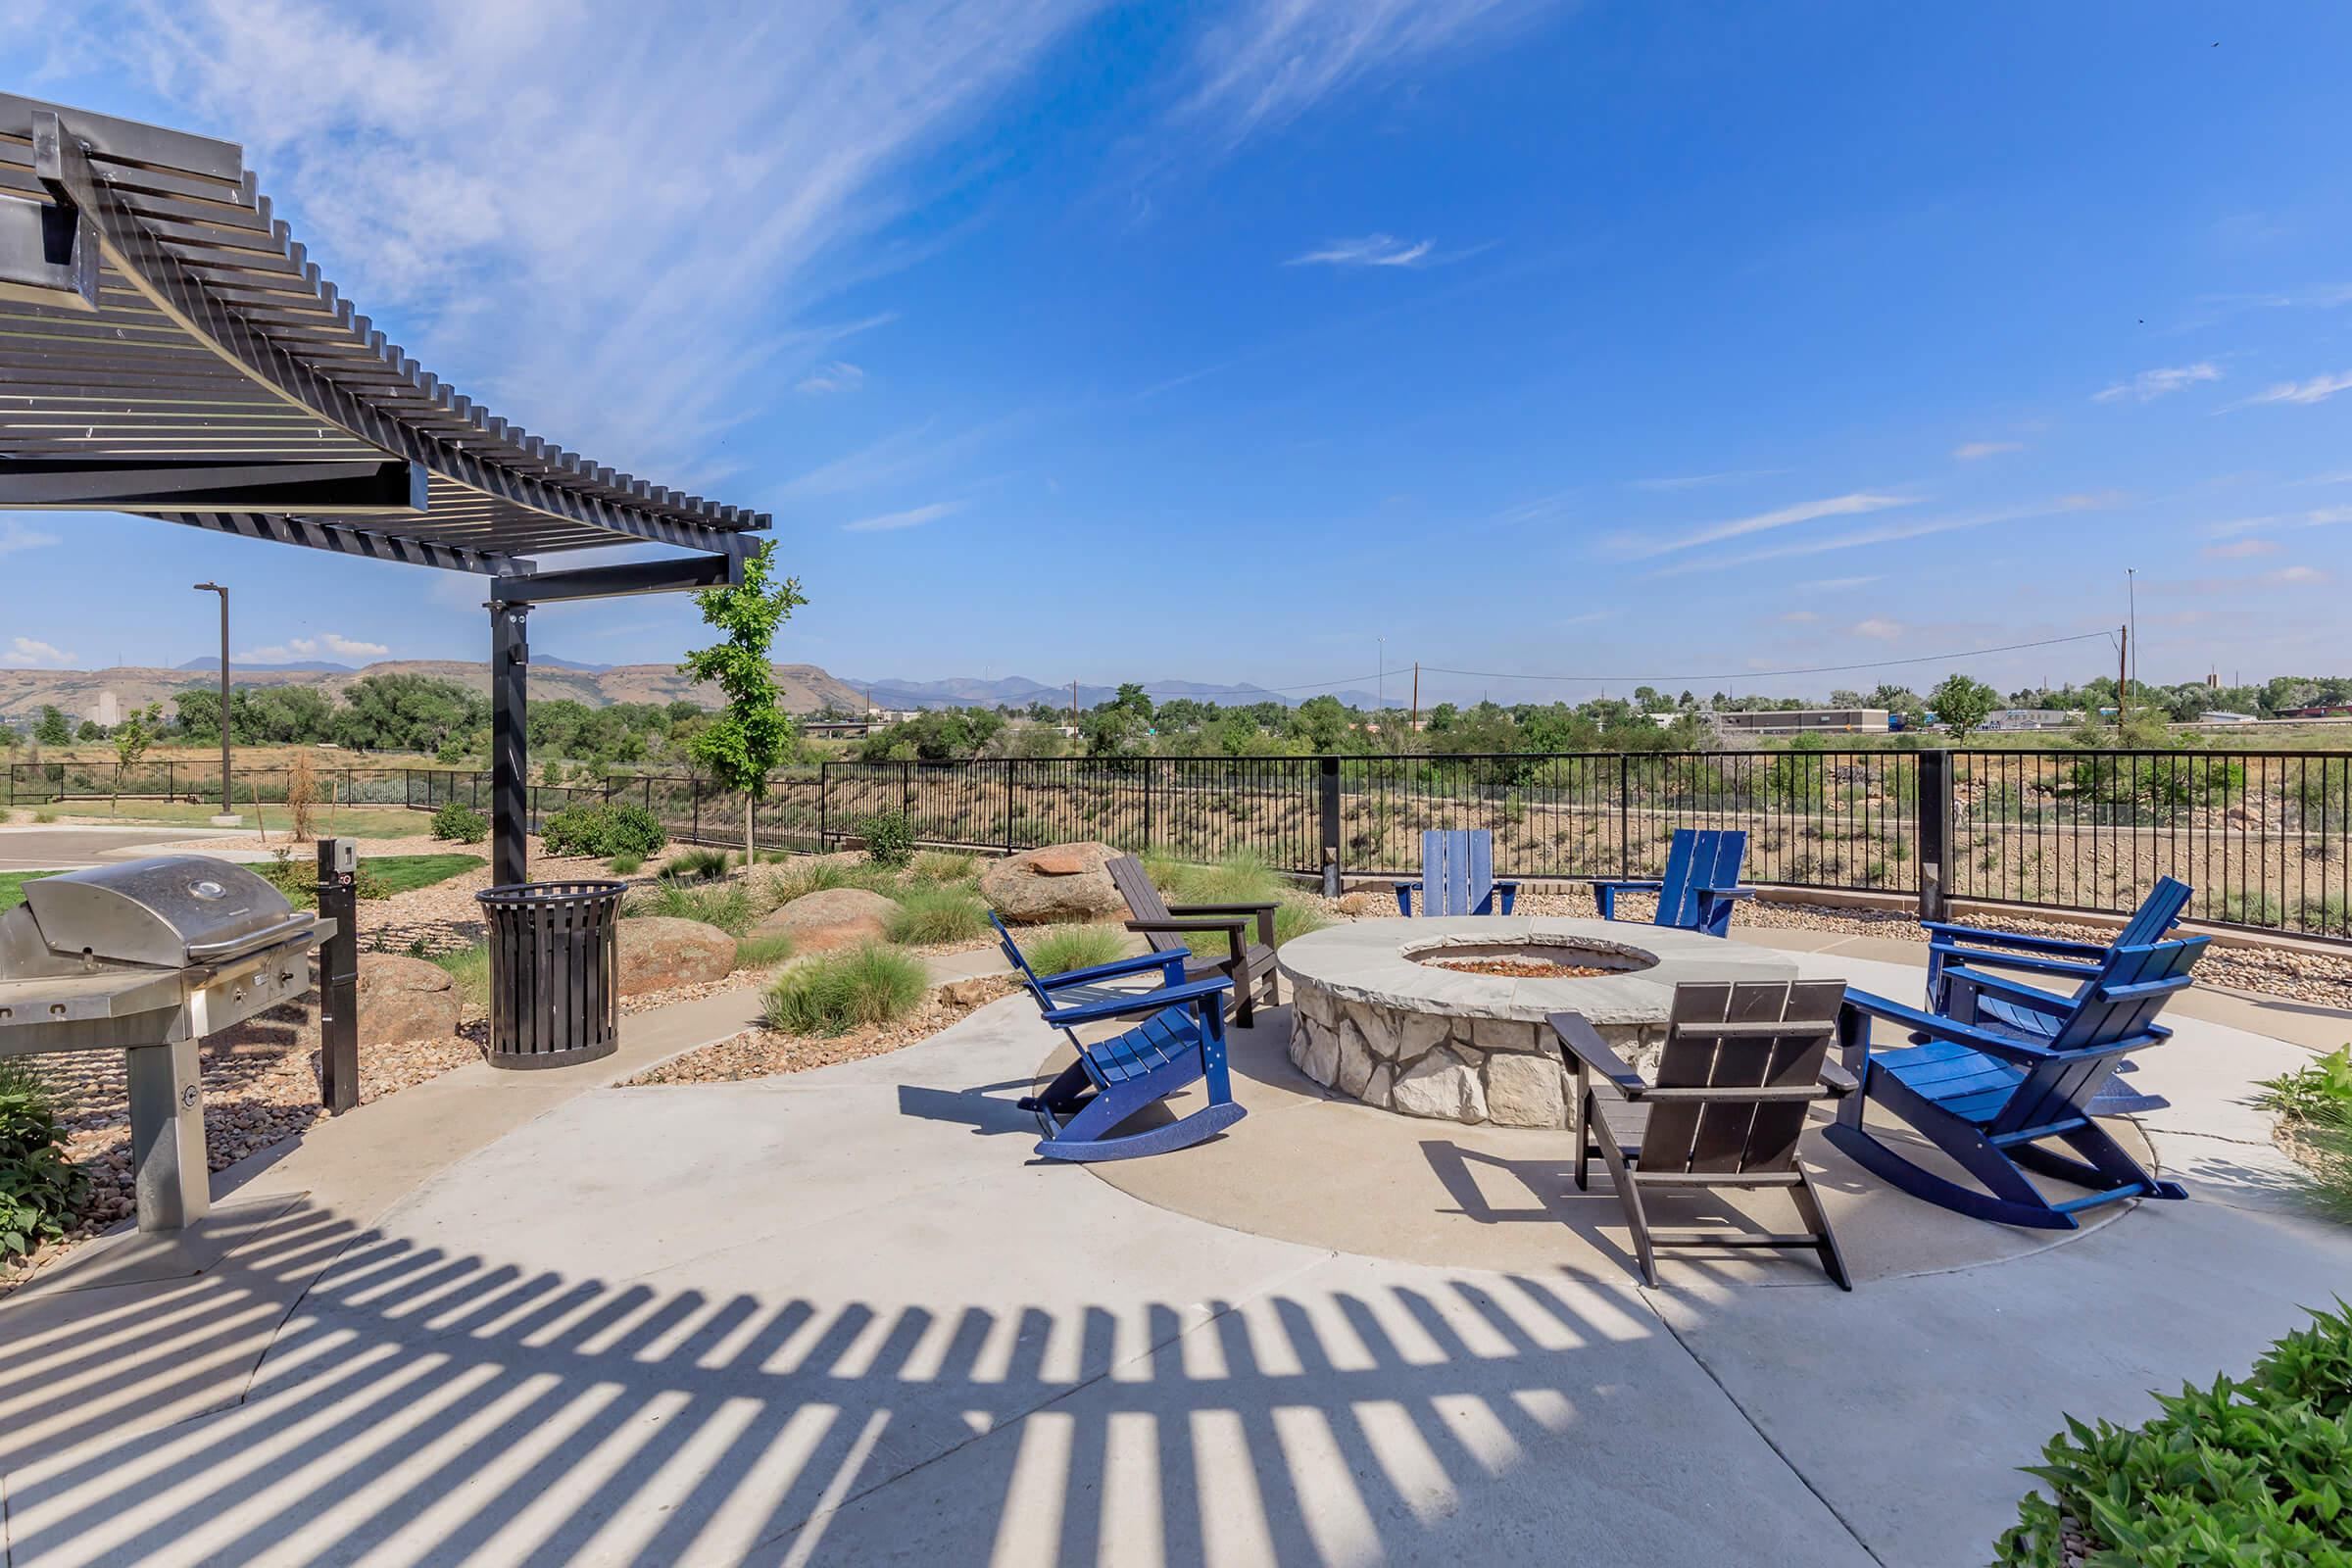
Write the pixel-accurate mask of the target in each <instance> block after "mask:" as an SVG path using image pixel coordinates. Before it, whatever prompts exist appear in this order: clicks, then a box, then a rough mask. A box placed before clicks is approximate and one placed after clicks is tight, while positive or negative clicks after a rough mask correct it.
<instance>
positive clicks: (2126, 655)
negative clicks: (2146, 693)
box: [2115, 620, 2131, 735]
mask: <svg viewBox="0 0 2352 1568" xmlns="http://www.w3.org/2000/svg"><path fill="white" fill-rule="evenodd" d="M2115 630H2116V640H2115V732H2116V733H2117V734H2118V735H2121V734H2122V733H2123V732H2124V709H2125V707H2126V699H2125V695H2124V693H2125V685H2124V681H2125V671H2127V670H2129V669H2130V668H2131V622H2130V621H2128V620H2127V621H2126V622H2124V624H2122V625H2121V626H2118V627H2117V628H2116V629H2115Z"/></svg>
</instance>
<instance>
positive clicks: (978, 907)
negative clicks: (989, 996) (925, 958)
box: [889, 887, 988, 945]
mask: <svg viewBox="0 0 2352 1568" xmlns="http://www.w3.org/2000/svg"><path fill="white" fill-rule="evenodd" d="M889 929H890V940H891V941H893V942H906V943H912V944H918V945H919V944H924V943H937V942H969V941H972V940H973V939H974V938H976V937H984V936H986V935H988V906H987V905H985V904H982V903H981V902H980V901H979V900H978V899H977V898H975V897H973V896H972V895H971V894H969V893H965V892H961V891H959V890H957V889H955V888H938V887H916V888H909V889H907V891H906V892H905V893H902V894H901V895H899V907H898V910H897V912H896V913H894V914H892V915H891V916H890V920H889Z"/></svg>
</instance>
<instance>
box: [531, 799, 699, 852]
mask: <svg viewBox="0 0 2352 1568" xmlns="http://www.w3.org/2000/svg"><path fill="white" fill-rule="evenodd" d="M668 843H669V832H668V830H667V829H665V828H664V827H662V819H661V818H660V817H658V816H656V815H654V813H653V812H651V811H649V810H647V809H645V808H644V807H642V806H566V807H564V809H562V810H560V811H556V812H554V813H552V814H551V815H549V817H548V818H547V820H546V822H544V823H543V824H542V825H541V826H540V829H539V847H540V849H541V850H543V851H545V852H546V853H547V854H549V855H562V856H583V857H588V858H595V859H600V860H602V859H609V858H612V857H613V856H615V855H636V856H641V857H642V856H648V855H656V854H659V853H661V851H662V848H663V847H664V846H665V845H667V844H668Z"/></svg>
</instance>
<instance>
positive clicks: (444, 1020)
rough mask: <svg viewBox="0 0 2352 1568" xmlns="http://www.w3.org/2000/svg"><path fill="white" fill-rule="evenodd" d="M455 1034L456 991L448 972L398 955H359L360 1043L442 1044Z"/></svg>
mask: <svg viewBox="0 0 2352 1568" xmlns="http://www.w3.org/2000/svg"><path fill="white" fill-rule="evenodd" d="M457 1032H458V988H457V986H456V985H455V984H454V983H452V981H451V979H450V974H449V971H448V970H447V969H444V968H442V967H441V966H440V965H439V964H437V963H427V962H426V961H425V960H424V959H422V958H412V957H409V956H407V955H405V954H399V953H363V954H361V955H360V1044H361V1045H363V1046H396V1045H399V1044H400V1043H401V1042H403V1041H406V1040H446V1039H448V1038H449V1037H450V1036H451V1035H454V1034H456V1033H457Z"/></svg>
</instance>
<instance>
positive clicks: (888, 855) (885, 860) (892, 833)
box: [858, 811, 914, 871]
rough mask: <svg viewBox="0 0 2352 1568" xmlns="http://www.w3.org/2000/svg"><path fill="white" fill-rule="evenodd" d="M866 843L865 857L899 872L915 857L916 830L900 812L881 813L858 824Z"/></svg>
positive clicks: (861, 837)
mask: <svg viewBox="0 0 2352 1568" xmlns="http://www.w3.org/2000/svg"><path fill="white" fill-rule="evenodd" d="M858 837H859V838H860V839H863V840H864V841H865V858H867V859H868V860H871V861H872V862H873V863H874V864H876V865H879V866H884V867H887V868H888V869H890V870H893V871H895V870H898V869H899V868H900V867H902V866H904V865H906V864H907V862H908V861H909V860H912V859H913V858H914V827H913V824H911V823H909V822H908V821H907V818H906V817H905V816H904V815H902V814H901V813H899V812H897V811H882V812H878V813H876V814H875V815H873V816H869V817H867V818H865V819H864V820H863V821H861V822H859V823H858Z"/></svg>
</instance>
